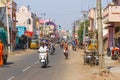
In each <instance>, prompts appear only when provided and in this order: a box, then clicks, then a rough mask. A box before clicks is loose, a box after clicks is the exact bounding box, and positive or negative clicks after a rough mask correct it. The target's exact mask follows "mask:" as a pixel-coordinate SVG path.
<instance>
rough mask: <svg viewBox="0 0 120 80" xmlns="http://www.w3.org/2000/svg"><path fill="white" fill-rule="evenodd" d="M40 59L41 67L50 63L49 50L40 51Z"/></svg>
mask: <svg viewBox="0 0 120 80" xmlns="http://www.w3.org/2000/svg"><path fill="white" fill-rule="evenodd" d="M39 61H40V63H41V67H42V68H44V67H46V66H47V64H48V54H47V52H40V53H39Z"/></svg>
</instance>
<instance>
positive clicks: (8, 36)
mask: <svg viewBox="0 0 120 80" xmlns="http://www.w3.org/2000/svg"><path fill="white" fill-rule="evenodd" d="M5 8H6V22H7V43H8V54H10V30H9V17H8V6H7V2H6V7H5Z"/></svg>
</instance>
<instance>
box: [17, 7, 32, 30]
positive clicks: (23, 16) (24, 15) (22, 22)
mask: <svg viewBox="0 0 120 80" xmlns="http://www.w3.org/2000/svg"><path fill="white" fill-rule="evenodd" d="M32 15H33V14H32V13H31V12H30V11H29V8H28V7H26V6H22V7H20V8H19V10H18V12H17V13H16V19H17V21H18V22H17V24H16V26H25V27H26V29H27V31H31V32H33V18H32Z"/></svg>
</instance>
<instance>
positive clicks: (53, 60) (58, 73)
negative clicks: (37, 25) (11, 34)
mask: <svg viewBox="0 0 120 80" xmlns="http://www.w3.org/2000/svg"><path fill="white" fill-rule="evenodd" d="M62 52H63V51H62V49H60V48H59V47H58V46H57V48H56V52H55V55H49V60H50V63H49V65H48V66H47V68H44V69H42V68H41V67H40V64H39V63H38V53H37V51H32V52H27V53H25V54H17V55H12V56H9V59H8V64H7V65H5V66H4V67H3V68H0V80H61V77H62V72H63V71H64V67H65V66H66V62H67V60H65V59H64V56H63V53H62Z"/></svg>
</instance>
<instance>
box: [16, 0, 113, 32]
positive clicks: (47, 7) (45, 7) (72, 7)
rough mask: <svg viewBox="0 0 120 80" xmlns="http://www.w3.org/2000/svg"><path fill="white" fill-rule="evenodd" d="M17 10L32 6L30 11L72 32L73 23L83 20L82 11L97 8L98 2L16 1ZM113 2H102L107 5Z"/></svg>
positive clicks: (59, 0)
mask: <svg viewBox="0 0 120 80" xmlns="http://www.w3.org/2000/svg"><path fill="white" fill-rule="evenodd" d="M14 1H15V2H16V3H17V8H19V7H21V6H23V5H24V6H28V5H29V6H30V11H31V12H33V13H35V14H37V16H38V17H43V16H42V15H41V14H44V13H45V14H46V15H45V19H52V20H54V21H55V23H56V24H57V25H60V26H61V27H62V28H64V29H65V30H71V29H72V26H73V22H74V21H75V20H78V19H81V17H82V13H81V11H88V10H89V9H90V8H93V7H95V6H96V0H14ZM110 1H111V0H102V5H104V6H105V5H106V4H107V3H108V2H110Z"/></svg>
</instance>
